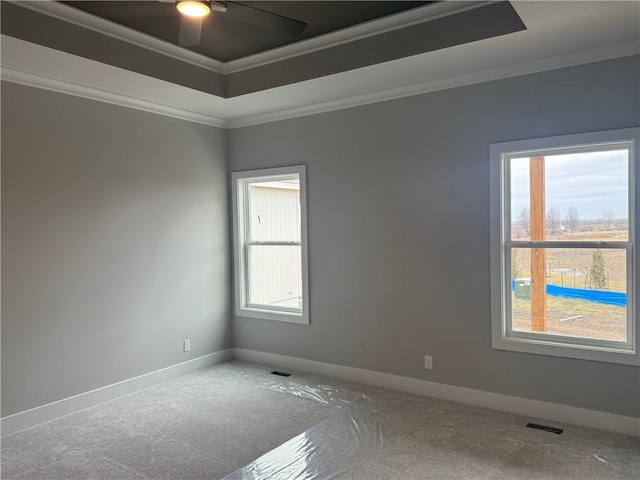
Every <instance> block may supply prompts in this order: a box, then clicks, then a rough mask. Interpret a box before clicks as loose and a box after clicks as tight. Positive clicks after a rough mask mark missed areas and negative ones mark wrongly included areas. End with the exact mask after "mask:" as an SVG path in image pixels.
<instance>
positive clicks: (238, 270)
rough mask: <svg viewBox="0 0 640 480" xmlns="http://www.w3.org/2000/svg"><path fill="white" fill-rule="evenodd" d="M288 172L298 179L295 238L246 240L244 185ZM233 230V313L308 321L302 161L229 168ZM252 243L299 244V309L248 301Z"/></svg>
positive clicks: (277, 176)
mask: <svg viewBox="0 0 640 480" xmlns="http://www.w3.org/2000/svg"><path fill="white" fill-rule="evenodd" d="M292 175H297V176H298V178H299V179H300V217H301V232H300V241H299V242H279V241H276V242H249V241H248V239H247V232H248V228H249V227H248V219H247V208H248V189H247V186H248V184H249V183H251V182H255V181H278V180H285V179H287V178H288V177H291V176H292ZM231 185H232V186H231V190H232V203H233V205H232V206H233V233H234V242H233V246H234V278H235V283H234V284H235V292H234V297H235V298H234V303H235V314H236V316H238V317H250V318H258V319H264V320H276V321H281V322H290V323H299V324H305V325H306V324H308V323H309V273H308V272H309V268H308V265H309V263H308V260H307V180H306V168H305V166H304V165H295V166H289V167H279V168H266V169H260V170H249V171H242V172H233V173H232V174H231ZM249 244H255V245H300V247H301V261H302V311H301V312H300V311H295V310H293V309H288V308H286V307H283V308H265V307H264V306H262V305H251V304H249V303H248V298H249V296H248V288H249V286H248V271H247V268H248V262H247V255H248V246H249Z"/></svg>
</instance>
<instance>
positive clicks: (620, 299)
mask: <svg viewBox="0 0 640 480" xmlns="http://www.w3.org/2000/svg"><path fill="white" fill-rule="evenodd" d="M514 288H515V281H512V282H511V289H512V290H513V289H514ZM547 295H549V296H551V297H561V298H573V299H577V300H587V301H589V302H597V303H606V304H607V305H619V306H621V307H626V306H627V294H626V293H622V292H608V291H604V290H585V289H582V288H569V287H559V286H557V285H547Z"/></svg>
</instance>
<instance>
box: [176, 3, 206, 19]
mask: <svg viewBox="0 0 640 480" xmlns="http://www.w3.org/2000/svg"><path fill="white" fill-rule="evenodd" d="M176 7H177V9H178V11H179V12H180V13H182V14H183V15H187V16H188V17H204V16H206V15H209V12H211V7H209V4H208V3H207V2H196V1H193V2H192V1H185V2H178V3H177V5H176Z"/></svg>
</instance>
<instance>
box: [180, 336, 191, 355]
mask: <svg viewBox="0 0 640 480" xmlns="http://www.w3.org/2000/svg"><path fill="white" fill-rule="evenodd" d="M189 350H191V340H189V339H187V340H183V341H182V351H183V352H188V351H189Z"/></svg>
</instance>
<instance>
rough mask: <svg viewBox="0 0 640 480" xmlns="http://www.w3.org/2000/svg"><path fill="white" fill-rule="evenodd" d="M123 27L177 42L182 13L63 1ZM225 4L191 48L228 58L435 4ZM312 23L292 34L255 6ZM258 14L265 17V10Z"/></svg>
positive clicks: (143, 4)
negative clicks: (267, 19) (274, 25)
mask: <svg viewBox="0 0 640 480" xmlns="http://www.w3.org/2000/svg"><path fill="white" fill-rule="evenodd" d="M61 3H65V4H67V5H70V6H72V7H74V8H78V9H80V10H84V11H85V12H88V13H91V14H93V15H97V16H99V17H102V18H104V19H107V20H110V21H113V22H115V23H118V24H120V25H124V26H127V27H130V28H132V29H134V30H138V31H140V32H143V33H146V34H149V35H151V36H154V37H156V38H159V39H162V40H165V41H167V42H170V43H174V44H178V39H179V32H180V13H178V11H177V9H176V7H175V4H173V3H165V2H160V1H65V2H61ZM221 3H226V4H227V6H228V11H227V12H225V13H222V12H212V13H211V14H209V15H208V16H206V17H205V18H204V20H203V23H202V35H201V38H200V44H199V45H197V46H191V47H188V48H189V50H192V51H194V52H197V53H200V54H202V55H205V56H207V57H210V58H213V59H215V60H219V61H222V62H227V61H231V60H236V59H238V58H243V57H247V56H250V55H254V54H257V53H260V52H264V51H267V50H271V49H274V48H278V47H282V46H285V45H289V44H291V43H296V42H299V41H301V40H305V39H308V38H313V37H317V36H320V35H324V34H327V33H331V32H334V31H337V30H341V29H343V28H348V27H351V26H354V25H357V24H360V23H364V22H368V21H371V20H375V19H378V18H381V17H385V16H388V15H393V14H396V13H400V12H403V11H405V10H409V9H412V8H416V7H421V6H423V5H426V4H429V3H434V2H429V1H421V2H418V1H378V2H376V1H373V2H372V1H320V2H318V1H298V2H295V1H276V2H270V1H248V2H221ZM238 4H239V5H238ZM242 7H250V8H251V9H253V10H256V9H257V10H260V11H262V12H268V13H270V14H275V15H278V16H282V17H288V18H292V19H295V20H298V21H301V22H304V23H306V24H307V27H306V28H305V29H304V31H303V32H302V33H301V34H299V35H295V36H294V35H288V34H286V33H283V32H281V31H278V30H276V29H274V28H271V27H270V26H269V22H260V21H255V18H252V17H254V15H249V13H251V10H250V9H243V8H242ZM255 13H257V14H258V15H256V16H258V17H260V16H261V15H260V12H255Z"/></svg>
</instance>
